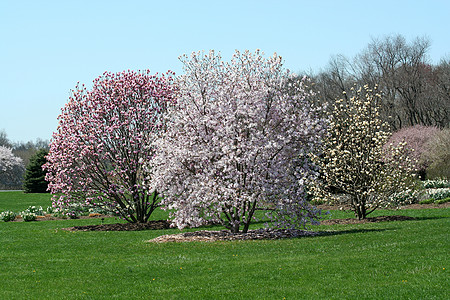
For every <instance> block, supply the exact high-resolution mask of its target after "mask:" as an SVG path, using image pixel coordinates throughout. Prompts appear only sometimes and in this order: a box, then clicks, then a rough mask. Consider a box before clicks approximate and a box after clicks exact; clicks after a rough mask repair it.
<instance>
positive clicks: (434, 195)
mask: <svg viewBox="0 0 450 300" xmlns="http://www.w3.org/2000/svg"><path fill="white" fill-rule="evenodd" d="M425 194H426V196H427V198H430V199H433V200H441V199H445V198H448V197H450V188H440V189H428V190H426V191H425Z"/></svg>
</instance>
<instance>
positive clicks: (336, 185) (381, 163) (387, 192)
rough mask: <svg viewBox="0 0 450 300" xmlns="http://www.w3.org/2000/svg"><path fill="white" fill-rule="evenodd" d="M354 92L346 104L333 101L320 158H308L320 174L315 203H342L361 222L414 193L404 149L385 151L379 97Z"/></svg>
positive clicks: (385, 134)
mask: <svg viewBox="0 0 450 300" xmlns="http://www.w3.org/2000/svg"><path fill="white" fill-rule="evenodd" d="M352 92H353V95H350V97H348V101H346V102H344V100H343V99H339V100H337V101H336V103H335V105H334V107H333V110H332V112H331V113H330V116H329V124H328V134H327V136H326V138H325V139H324V141H323V144H322V146H321V148H322V150H321V152H322V153H321V154H320V155H312V159H313V161H314V162H316V163H317V165H318V167H319V168H320V172H321V180H320V181H319V182H318V184H317V185H314V186H313V190H314V193H315V196H316V197H317V198H319V199H326V200H329V201H330V202H335V201H340V202H342V201H344V202H345V203H347V204H349V205H350V206H351V208H352V210H353V211H354V212H355V215H356V217H358V219H364V218H366V216H367V215H368V214H370V213H371V212H373V211H374V210H375V209H376V208H378V207H380V206H387V205H392V204H398V203H396V201H398V200H401V198H400V197H395V196H396V195H397V194H398V193H399V192H404V191H407V190H408V189H410V188H412V184H413V179H414V178H413V174H412V166H411V160H410V159H409V157H408V156H407V155H406V153H405V145H406V143H404V142H400V143H398V144H397V145H396V146H394V145H390V146H389V147H388V148H386V149H385V150H383V146H384V145H385V144H386V142H387V140H388V139H389V137H390V133H389V132H388V131H387V124H386V123H385V122H383V121H382V120H381V118H380V115H379V112H378V107H379V101H380V98H381V95H380V94H378V93H377V89H376V87H375V88H374V89H370V88H369V87H368V86H364V88H363V89H362V88H359V89H358V90H355V89H352ZM385 151H388V152H389V153H390V155H386V153H385ZM402 200H404V199H402Z"/></svg>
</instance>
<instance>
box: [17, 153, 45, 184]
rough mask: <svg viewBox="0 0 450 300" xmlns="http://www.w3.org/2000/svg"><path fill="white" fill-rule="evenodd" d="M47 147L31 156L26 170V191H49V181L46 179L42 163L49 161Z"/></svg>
mask: <svg viewBox="0 0 450 300" xmlns="http://www.w3.org/2000/svg"><path fill="white" fill-rule="evenodd" d="M47 154H48V150H47V149H40V150H39V151H37V152H36V153H35V154H34V155H33V156H32V157H31V158H30V163H29V164H28V165H27V168H26V171H25V178H24V184H23V189H24V191H25V193H47V186H48V182H47V181H45V173H46V172H45V171H44V170H42V165H44V164H45V163H46V162H47V159H46V158H45V157H46V156H47Z"/></svg>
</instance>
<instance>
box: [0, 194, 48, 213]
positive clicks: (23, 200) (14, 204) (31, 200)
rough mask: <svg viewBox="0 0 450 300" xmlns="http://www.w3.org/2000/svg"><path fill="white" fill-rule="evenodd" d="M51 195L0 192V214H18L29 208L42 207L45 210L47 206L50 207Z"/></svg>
mask: <svg viewBox="0 0 450 300" xmlns="http://www.w3.org/2000/svg"><path fill="white" fill-rule="evenodd" d="M51 199H52V195H50V194H49V193H24V192H22V191H20V192H19V191H1V192H0V212H2V211H5V210H11V211H13V212H20V211H24V210H25V209H27V208H28V207H29V206H33V205H34V206H37V207H39V206H42V208H43V209H44V210H45V209H46V208H47V206H52V200H51Z"/></svg>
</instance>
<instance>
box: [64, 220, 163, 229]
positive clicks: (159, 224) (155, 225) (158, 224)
mask: <svg viewBox="0 0 450 300" xmlns="http://www.w3.org/2000/svg"><path fill="white" fill-rule="evenodd" d="M168 228H170V222H168V221H164V220H159V221H149V222H148V223H116V224H99V225H85V226H74V227H69V228H63V230H68V231H139V230H152V229H153V230H157V229H168Z"/></svg>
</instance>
